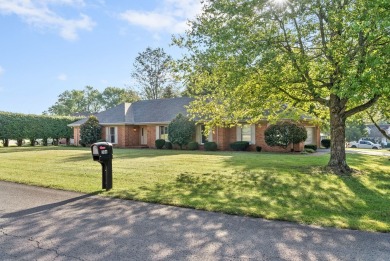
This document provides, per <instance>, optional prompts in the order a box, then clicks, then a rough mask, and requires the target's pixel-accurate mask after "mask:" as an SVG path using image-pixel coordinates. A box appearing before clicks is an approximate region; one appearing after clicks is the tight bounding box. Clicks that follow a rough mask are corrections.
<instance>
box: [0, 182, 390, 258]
mask: <svg viewBox="0 0 390 261" xmlns="http://www.w3.org/2000/svg"><path fill="white" fill-rule="evenodd" d="M0 260H202V261H204V260H384V261H385V260H386V261H388V260H390V234H385V233H368V232H361V231H351V230H340V229H334V228H321V227H315V226H304V225H299V224H294V223H289V222H278V221H267V220H263V219H259V218H249V217H239V216H231V215H225V214H219V213H211V212H205V211H197V210H192V209H183V208H177V207H170V206H162V205H155V204H147V203H140V202H134V201H126V200H118V199H111V198H101V197H98V196H93V195H84V194H78V193H72V192H65V191H59V190H51V189H44V188H37V187H31V186H24V185H17V184H13V183H7V182H0Z"/></svg>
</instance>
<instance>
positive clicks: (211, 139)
mask: <svg viewBox="0 0 390 261" xmlns="http://www.w3.org/2000/svg"><path fill="white" fill-rule="evenodd" d="M208 141H209V142H212V141H213V130H212V129H211V130H210V132H209V137H208Z"/></svg>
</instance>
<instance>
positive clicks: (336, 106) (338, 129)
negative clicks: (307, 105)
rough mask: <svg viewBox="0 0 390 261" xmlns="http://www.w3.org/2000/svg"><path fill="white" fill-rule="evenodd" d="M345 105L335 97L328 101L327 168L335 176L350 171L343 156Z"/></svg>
mask: <svg viewBox="0 0 390 261" xmlns="http://www.w3.org/2000/svg"><path fill="white" fill-rule="evenodd" d="M344 111H345V105H343V102H342V101H341V100H340V99H339V98H338V97H337V96H335V95H331V99H330V136H331V144H330V160H329V163H328V167H329V168H331V169H332V170H333V171H334V172H335V173H337V174H348V173H350V172H351V171H352V170H351V168H350V167H349V166H348V164H347V161H346V155H345V120H346V118H345V116H344Z"/></svg>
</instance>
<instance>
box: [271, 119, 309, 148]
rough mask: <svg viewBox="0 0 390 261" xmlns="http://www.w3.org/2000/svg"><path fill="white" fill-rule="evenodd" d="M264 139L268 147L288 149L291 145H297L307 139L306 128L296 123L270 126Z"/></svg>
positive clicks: (280, 123)
mask: <svg viewBox="0 0 390 261" xmlns="http://www.w3.org/2000/svg"><path fill="white" fill-rule="evenodd" d="M264 136H265V137H264V139H265V142H266V143H267V145H268V146H271V147H273V146H281V147H283V148H287V146H288V145H289V144H291V143H293V144H297V143H300V142H303V141H305V140H306V139H307V131H306V129H305V127H304V126H302V125H299V124H297V123H294V122H279V123H276V124H272V125H270V126H269V127H268V128H267V129H266V130H265V132H264Z"/></svg>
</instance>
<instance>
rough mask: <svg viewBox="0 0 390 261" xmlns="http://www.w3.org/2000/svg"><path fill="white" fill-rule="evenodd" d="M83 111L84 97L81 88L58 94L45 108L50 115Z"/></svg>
mask: <svg viewBox="0 0 390 261" xmlns="http://www.w3.org/2000/svg"><path fill="white" fill-rule="evenodd" d="M85 111H86V99H85V97H84V91H82V90H71V91H64V92H63V93H61V94H60V95H59V96H58V100H57V102H56V103H55V104H54V105H53V106H51V107H49V109H48V110H47V112H48V113H49V114H52V115H71V114H74V113H77V112H85Z"/></svg>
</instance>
